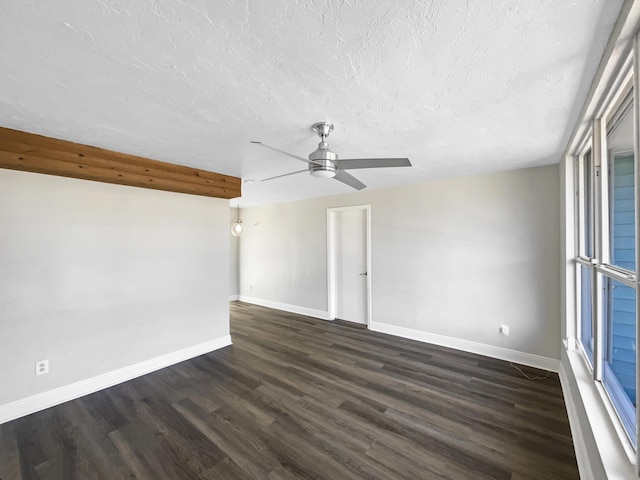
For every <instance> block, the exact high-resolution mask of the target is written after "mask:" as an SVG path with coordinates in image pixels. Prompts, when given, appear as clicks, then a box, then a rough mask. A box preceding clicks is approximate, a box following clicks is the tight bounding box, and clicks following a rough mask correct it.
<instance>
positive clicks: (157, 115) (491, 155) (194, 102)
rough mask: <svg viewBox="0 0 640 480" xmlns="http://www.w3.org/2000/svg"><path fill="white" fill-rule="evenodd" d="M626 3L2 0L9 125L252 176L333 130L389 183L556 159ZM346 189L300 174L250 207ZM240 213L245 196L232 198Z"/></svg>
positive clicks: (292, 166)
mask: <svg viewBox="0 0 640 480" xmlns="http://www.w3.org/2000/svg"><path fill="white" fill-rule="evenodd" d="M621 5H622V0H606V1H605V0H600V1H597V0H574V1H570V2H569V1H566V0H535V1H533V0H520V1H518V0H482V1H462V0H449V1H427V0H363V1H358V0H342V1H337V0H323V1H316V0H262V1H252V0H246V1H233V0H228V1H225V2H223V1H221V0H218V1H205V0H175V1H161V0H147V1H139V2H130V1H125V0H83V1H74V0H9V1H4V2H0V44H1V45H2V48H1V49H0V65H1V66H2V67H1V69H0V126H5V127H9V128H15V129H20V130H25V131H29V132H34V133H39V134H43V135H48V136H54V137H58V138H63V139H66V140H71V141H75V142H80V143H86V144H90V145H95V146H99V147H104V148H109V149H112V150H118V151H123V152H126V153H132V154H136V155H142V156H145V157H149V158H153V159H157V160H163V161H168V162H173V163H179V164H184V165H188V166H192V167H198V168H203V169H207V170H213V171H217V172H220V173H224V174H229V175H235V176H240V177H242V178H244V179H252V180H258V179H261V178H266V177H271V176H275V175H279V174H283V173H286V172H291V171H295V170H300V169H302V168H304V164H302V163H301V162H299V161H296V160H295V159H292V158H290V157H287V156H284V155H279V154H277V153H275V152H272V151H270V150H267V149H265V148H263V147H260V146H256V145H251V144H249V140H260V141H263V142H265V143H268V144H270V145H273V146H277V147H279V148H281V149H284V150H288V151H290V152H292V153H295V154H298V155H300V156H303V157H306V156H307V155H308V154H309V153H310V152H311V151H313V150H314V149H315V148H316V144H317V143H318V141H319V139H318V138H317V136H315V134H314V133H313V132H312V131H311V130H310V126H311V125H312V124H313V123H315V122H319V121H323V120H330V121H332V122H334V123H335V130H334V132H333V133H332V134H331V136H330V137H329V143H330V145H331V148H332V150H334V151H335V152H336V153H338V154H339V155H340V156H341V157H342V158H362V157H388V156H407V157H409V158H410V159H411V161H412V163H413V165H414V166H413V167H412V168H404V169H403V168H394V169H379V170H377V171H372V170H367V171H362V170H358V171H354V172H353V173H354V175H355V176H357V177H358V178H359V179H360V180H362V181H364V182H365V183H367V184H368V185H369V188H379V187H386V186H392V185H399V184H403V183H409V182H417V181H425V180H431V179H437V178H445V177H453V176H461V175H470V174H477V173H482V172H491V171H499V170H508V169H516V168H523V167H529V166H537V165H546V164H551V163H557V162H558V160H559V158H560V156H561V154H562V151H563V149H564V147H565V143H566V142H567V140H568V137H569V134H570V131H571V130H572V128H573V126H574V123H575V122H576V120H577V114H578V111H579V109H580V107H581V105H582V102H583V100H584V97H585V95H586V93H587V90H588V87H589V84H590V82H591V78H592V76H593V74H594V72H595V69H596V67H597V64H598V61H599V59H600V56H601V55H602V52H603V50H604V46H605V44H606V42H607V39H608V37H609V34H610V32H611V30H612V28H613V24H614V23H615V20H616V18H617V15H618V12H619V10H620V7H621ZM349 191H352V190H351V189H350V188H349V187H347V186H346V185H343V184H341V183H339V182H336V181H334V180H326V179H317V178H312V177H310V176H309V175H308V174H306V173H302V174H298V175H293V176H290V177H285V178H282V179H277V180H272V181H269V182H263V183H261V182H255V183H252V184H247V185H245V186H244V193H243V197H242V199H241V200H240V204H241V205H242V206H245V205H246V206H248V205H255V204H260V203H273V202H278V201H286V200H295V199H301V198H308V197H318V196H323V195H332V194H339V193H346V192H349ZM235 203H237V202H235V201H234V204H235Z"/></svg>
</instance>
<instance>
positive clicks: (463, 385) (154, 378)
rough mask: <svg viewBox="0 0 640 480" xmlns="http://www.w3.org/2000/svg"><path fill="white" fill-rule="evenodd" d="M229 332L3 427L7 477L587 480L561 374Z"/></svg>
mask: <svg viewBox="0 0 640 480" xmlns="http://www.w3.org/2000/svg"><path fill="white" fill-rule="evenodd" d="M231 328H232V337H233V342H234V345H233V346H231V347H227V348H225V349H222V350H219V351H216V352H214V353H211V354H208V355H204V356H201V357H198V358H195V359H193V360H190V361H187V362H183V363H181V364H178V365H175V366H173V367H170V368H166V369H164V370H160V371H158V372H155V373H152V374H149V375H146V376H144V377H141V378H138V379H136V380H133V381H130V382H126V383H123V384H121V385H118V386H115V387H112V388H109V389H107V390H104V391H101V392H99V393H96V394H93V395H89V396H87V397H84V398H81V399H78V400H75V401H72V402H68V403H66V404H63V405H60V406H57V407H54V408H50V409H48V410H45V411H42V412H39V413H36V414H33V415H29V416H27V417H24V418H21V419H18V420H15V421H13V422H9V423H6V424H4V425H0V479H1V480H13V479H40V480H44V479H64V480H70V479H82V480H84V479H105V480H106V479H109V480H112V479H121V478H132V479H133V478H138V479H242V480H246V479H268V480H281V479H294V478H303V479H331V480H338V479H375V478H378V479H393V480H399V479H410V480H416V479H455V480H463V479H474V480H478V479H486V478H492V479H512V480H516V479H544V480H551V479H577V478H579V477H578V471H577V467H576V460H575V456H574V452H573V444H572V441H571V437H570V432H569V425H568V421H567V415H566V411H565V408H564V403H563V399H562V393H561V390H560V384H559V382H558V378H557V375H555V374H550V375H549V378H548V379H546V380H543V381H535V382H534V381H529V380H526V379H525V378H523V377H522V375H521V374H520V373H519V372H518V371H516V370H515V369H514V368H513V367H512V366H510V365H509V364H508V363H506V362H502V361H497V360H492V359H489V358H486V357H481V356H476V355H472V354H467V353H462V352H458V351H455V350H449V349H446V348H442V347H436V346H430V345H426V344H422V343H418V342H414V341H410V340H404V339H401V338H397V337H392V336H388V335H383V334H378V333H374V332H370V331H368V330H362V329H360V328H351V327H350V326H349V325H348V324H345V323H344V322H339V323H331V322H326V321H322V320H316V319H312V318H309V317H303V316H298V315H293V314H287V313H282V312H278V311H276V310H270V309H267V308H262V307H257V306H253V305H248V304H242V303H234V304H232V321H231ZM537 373H539V372H537Z"/></svg>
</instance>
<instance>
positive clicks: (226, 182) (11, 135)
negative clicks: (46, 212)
mask: <svg viewBox="0 0 640 480" xmlns="http://www.w3.org/2000/svg"><path fill="white" fill-rule="evenodd" d="M0 168H8V169H11V170H22V171H26V172H35V173H45V174H49V175H58V176H62V177H71V178H80V179H83V180H94V181H97V182H105V183H117V184H120V185H129V186H132V187H142V188H152V189H155V190H167V191H170V192H178V193H189V194H193V195H204V196H207V197H217V198H235V197H239V196H240V195H241V186H242V182H241V180H240V179H239V178H237V177H230V176H228V175H222V174H219V173H214V172H209V171H206V170H198V169H196V168H191V167H185V166H182V165H175V164H173V163H166V162H160V161H158V160H150V159H148V158H143V157H137V156H135V155H128V154H126V153H120V152H114V151H111V150H105V149H103V148H98V147H91V146H88V145H81V144H79V143H73V142H68V141H66V140H59V139H57V138H51V137H43V136H41V135H35V134H33V133H27V132H21V131H19V130H11V129H9V128H2V127H0Z"/></svg>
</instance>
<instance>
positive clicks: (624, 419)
mask: <svg viewBox="0 0 640 480" xmlns="http://www.w3.org/2000/svg"><path fill="white" fill-rule="evenodd" d="M620 85H621V86H620V87H619V88H618V89H617V91H615V92H612V96H611V100H610V102H609V104H608V105H607V106H606V109H605V110H604V111H603V114H602V116H601V118H600V119H599V120H596V121H594V122H593V130H592V133H591V138H590V139H588V140H587V141H585V142H584V145H585V146H584V147H583V148H582V150H581V153H580V154H579V155H578V157H577V170H576V171H577V177H576V185H577V197H576V198H577V203H576V217H577V225H576V228H577V231H576V238H577V240H578V242H577V248H576V250H577V256H576V259H575V260H576V263H577V271H576V274H577V277H576V281H577V290H578V297H577V300H578V304H577V307H578V318H577V322H576V323H577V329H578V332H577V333H578V335H577V338H578V342H579V345H580V349H581V350H582V352H583V353H584V357H585V361H586V362H587V363H588V364H589V367H590V368H591V371H592V372H593V378H594V381H596V382H599V383H600V384H601V385H602V387H603V388H604V391H605V392H606V395H607V397H608V400H609V401H610V404H611V405H612V406H613V409H614V410H615V412H616V414H617V417H618V420H619V422H620V424H621V425H622V427H623V428H624V431H625V432H626V434H627V436H628V438H629V440H630V442H631V443H632V444H633V445H634V446H635V445H636V347H637V342H636V322H637V312H636V310H637V309H636V296H637V294H636V289H637V283H636V195H637V185H636V181H635V178H636V168H637V166H636V154H635V151H634V149H635V147H634V145H635V143H634V142H635V140H634V129H637V126H636V124H635V122H634V115H633V105H634V99H633V95H634V91H633V78H632V75H631V73H628V74H626V77H625V78H624V80H623V81H622V82H620Z"/></svg>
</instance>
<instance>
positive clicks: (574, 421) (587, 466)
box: [558, 362, 595, 478]
mask: <svg viewBox="0 0 640 480" xmlns="http://www.w3.org/2000/svg"><path fill="white" fill-rule="evenodd" d="M558 377H560V386H561V387H562V395H563V396H564V404H565V405H566V408H567V417H569V427H570V428H571V438H572V439H573V448H574V450H575V452H576V461H577V463H578V471H579V473H580V478H595V477H594V475H593V470H592V468H591V461H590V459H589V450H588V448H587V445H586V443H585V441H584V434H583V432H582V426H581V424H580V416H579V415H578V411H577V410H576V401H577V399H575V398H573V393H571V392H572V391H571V387H570V386H569V377H568V376H567V371H566V369H565V367H564V364H563V363H562V362H560V368H559V369H558Z"/></svg>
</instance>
